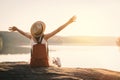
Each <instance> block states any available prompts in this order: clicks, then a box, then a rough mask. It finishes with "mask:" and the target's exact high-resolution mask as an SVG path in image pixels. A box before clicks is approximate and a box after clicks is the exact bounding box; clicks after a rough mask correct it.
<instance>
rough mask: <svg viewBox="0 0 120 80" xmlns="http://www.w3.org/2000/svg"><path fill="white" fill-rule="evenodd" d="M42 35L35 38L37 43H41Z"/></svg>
mask: <svg viewBox="0 0 120 80" xmlns="http://www.w3.org/2000/svg"><path fill="white" fill-rule="evenodd" d="M43 37H44V35H42V36H40V37H37V38H36V40H37V43H38V44H41V43H42V40H43Z"/></svg>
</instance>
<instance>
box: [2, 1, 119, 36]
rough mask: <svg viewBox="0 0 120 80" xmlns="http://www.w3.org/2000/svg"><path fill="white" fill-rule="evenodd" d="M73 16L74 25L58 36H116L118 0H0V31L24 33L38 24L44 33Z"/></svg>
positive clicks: (117, 31) (117, 32)
mask: <svg viewBox="0 0 120 80" xmlns="http://www.w3.org/2000/svg"><path fill="white" fill-rule="evenodd" d="M73 15H76V16H77V21H76V22H74V23H72V24H71V25H69V26H68V27H66V28H65V29H64V30H63V31H61V32H60V33H59V34H58V35H61V36H64V35H97V36H105V35H107V36H120V0H0V31H8V27H9V26H17V27H19V28H20V29H22V30H24V31H27V32H28V31H29V29H30V27H31V25H32V23H34V22H35V21H37V20H42V21H44V22H45V23H46V25H47V29H46V33H47V32H50V31H52V30H54V29H56V28H57V27H59V26H60V25H62V24H63V23H65V22H66V21H67V20H68V19H69V18H70V17H72V16H73Z"/></svg>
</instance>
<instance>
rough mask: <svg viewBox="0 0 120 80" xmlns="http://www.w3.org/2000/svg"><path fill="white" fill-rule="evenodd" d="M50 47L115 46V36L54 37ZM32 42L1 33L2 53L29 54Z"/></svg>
mask: <svg viewBox="0 0 120 80" xmlns="http://www.w3.org/2000/svg"><path fill="white" fill-rule="evenodd" d="M48 44H49V45H79V46H115V45H116V37H113V36H66V37H64V36H53V37H52V38H50V39H49V40H48ZM22 46H30V40H29V39H27V38H26V37H24V36H22V35H21V34H19V33H18V32H7V31H0V53H28V52H30V47H22Z"/></svg>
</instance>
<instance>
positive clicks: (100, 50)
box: [0, 45, 120, 71]
mask: <svg viewBox="0 0 120 80" xmlns="http://www.w3.org/2000/svg"><path fill="white" fill-rule="evenodd" d="M49 48H50V50H51V51H50V52H49V56H50V57H59V58H60V59H61V63H62V67H75V68H76V67H78V68H104V69H110V70H114V71H120V51H119V48H118V47H117V46H61V45H60V46H56V45H50V46H49ZM5 61H9V62H13V61H14V62H15V61H27V62H29V61H30V53H28V54H8V55H0V62H5Z"/></svg>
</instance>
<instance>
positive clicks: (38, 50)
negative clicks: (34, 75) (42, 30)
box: [30, 36, 49, 67]
mask: <svg viewBox="0 0 120 80" xmlns="http://www.w3.org/2000/svg"><path fill="white" fill-rule="evenodd" d="M42 39H43V36H42V37H41V38H40V42H39V41H38V40H37V41H38V42H37V43H38V44H35V45H33V49H32V51H31V52H32V53H31V54H32V55H31V60H30V66H31V67H49V62H48V49H46V44H41V42H42Z"/></svg>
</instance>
